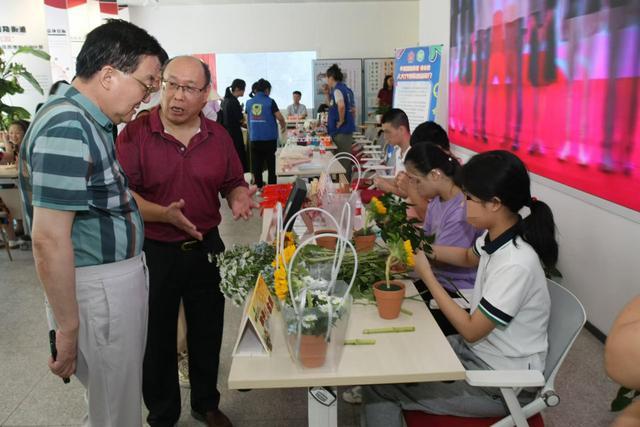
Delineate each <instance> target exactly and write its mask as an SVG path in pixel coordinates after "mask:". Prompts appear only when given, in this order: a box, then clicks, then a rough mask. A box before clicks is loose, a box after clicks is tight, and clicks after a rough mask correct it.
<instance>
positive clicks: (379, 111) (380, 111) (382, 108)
mask: <svg viewBox="0 0 640 427" xmlns="http://www.w3.org/2000/svg"><path fill="white" fill-rule="evenodd" d="M390 109H391V105H387V104H383V105H378V106H377V107H376V114H380V115H381V116H383V115H384V114H385V113H386V112H387V111H389V110H390Z"/></svg>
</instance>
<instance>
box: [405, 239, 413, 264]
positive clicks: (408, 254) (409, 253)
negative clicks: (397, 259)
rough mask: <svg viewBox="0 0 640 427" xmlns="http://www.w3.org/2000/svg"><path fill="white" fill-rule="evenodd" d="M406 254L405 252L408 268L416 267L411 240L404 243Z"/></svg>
mask: <svg viewBox="0 0 640 427" xmlns="http://www.w3.org/2000/svg"><path fill="white" fill-rule="evenodd" d="M404 252H405V256H406V261H405V263H406V264H407V267H413V266H415V265H416V261H415V259H414V258H413V247H411V241H409V240H405V241H404Z"/></svg>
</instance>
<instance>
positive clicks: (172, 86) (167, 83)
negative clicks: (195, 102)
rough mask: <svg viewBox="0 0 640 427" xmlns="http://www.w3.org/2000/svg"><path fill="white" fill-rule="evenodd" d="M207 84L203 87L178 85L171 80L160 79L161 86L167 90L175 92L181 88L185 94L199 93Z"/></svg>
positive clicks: (194, 94)
mask: <svg viewBox="0 0 640 427" xmlns="http://www.w3.org/2000/svg"><path fill="white" fill-rule="evenodd" d="M207 86H209V85H208V84H206V85H204V86H203V87H195V86H189V85H180V84H178V83H176V82H174V81H171V80H163V81H162V88H163V89H164V90H166V91H167V92H177V91H178V89H182V93H184V94H185V95H187V96H196V95H199V94H201V93H202V92H203V91H204V90H205V89H206V88H207Z"/></svg>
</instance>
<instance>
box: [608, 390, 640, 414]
mask: <svg viewBox="0 0 640 427" xmlns="http://www.w3.org/2000/svg"><path fill="white" fill-rule="evenodd" d="M636 396H640V391H639V390H631V389H629V388H626V387H620V389H619V390H618V394H617V395H616V398H615V399H613V401H612V402H611V411H612V412H618V411H622V410H623V409H624V408H626V407H627V406H629V405H630V404H631V401H632V400H633V399H634V398H635V397H636Z"/></svg>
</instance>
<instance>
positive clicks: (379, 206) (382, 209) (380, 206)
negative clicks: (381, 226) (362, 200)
mask: <svg viewBox="0 0 640 427" xmlns="http://www.w3.org/2000/svg"><path fill="white" fill-rule="evenodd" d="M370 204H371V207H372V209H373V211H374V212H375V213H376V214H378V215H384V214H386V213H387V207H386V206H385V205H384V203H382V202H381V201H380V199H378V198H377V197H372V198H371V202H370Z"/></svg>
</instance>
